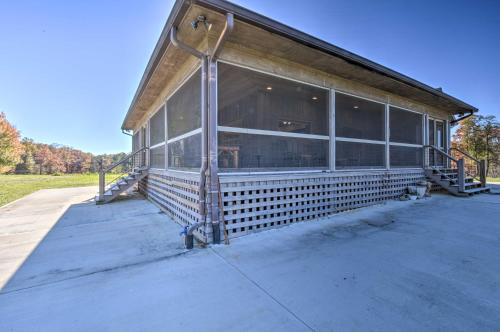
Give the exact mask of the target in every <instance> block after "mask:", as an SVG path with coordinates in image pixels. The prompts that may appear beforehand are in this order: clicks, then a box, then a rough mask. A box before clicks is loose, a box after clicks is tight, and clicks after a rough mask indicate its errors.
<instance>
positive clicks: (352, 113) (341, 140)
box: [335, 93, 386, 169]
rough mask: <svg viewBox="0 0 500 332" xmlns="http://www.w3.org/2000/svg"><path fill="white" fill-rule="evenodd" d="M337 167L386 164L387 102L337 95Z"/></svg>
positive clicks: (365, 166) (381, 165) (357, 167)
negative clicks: (381, 102) (385, 103)
mask: <svg viewBox="0 0 500 332" xmlns="http://www.w3.org/2000/svg"><path fill="white" fill-rule="evenodd" d="M335 135H336V143H335V149H336V152H335V167H336V168H337V169H363V168H384V167H385V143H386V142H385V105H384V104H380V103H377V102H373V101H369V100H366V99H362V98H358V97H353V96H350V95H346V94H343V93H336V94H335Z"/></svg>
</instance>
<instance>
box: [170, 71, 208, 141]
mask: <svg viewBox="0 0 500 332" xmlns="http://www.w3.org/2000/svg"><path fill="white" fill-rule="evenodd" d="M167 118H168V119H167V123H168V138H169V139H171V138H175V137H177V136H179V135H182V134H185V133H188V132H190V131H193V130H195V129H197V128H200V127H201V71H200V70H199V69H198V70H197V71H196V72H195V73H194V74H193V76H191V77H190V78H189V79H188V80H187V81H186V82H185V83H184V85H182V86H181V88H180V89H179V90H177V91H176V92H175V93H174V94H173V95H172V96H171V97H170V98H169V99H168V101H167Z"/></svg>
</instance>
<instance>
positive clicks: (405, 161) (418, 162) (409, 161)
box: [389, 145, 423, 167]
mask: <svg viewBox="0 0 500 332" xmlns="http://www.w3.org/2000/svg"><path fill="white" fill-rule="evenodd" d="M422 153H423V152H422V148H421V147H411V146H398V145H391V146H390V151H389V155H390V158H391V160H390V163H391V167H422Z"/></svg>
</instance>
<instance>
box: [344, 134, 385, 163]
mask: <svg viewBox="0 0 500 332" xmlns="http://www.w3.org/2000/svg"><path fill="white" fill-rule="evenodd" d="M335 149H336V151H335V160H336V161H335V167H336V168H337V169H372V168H373V169H378V168H384V167H385V145H384V144H369V143H356V142H344V141H337V142H336V143H335Z"/></svg>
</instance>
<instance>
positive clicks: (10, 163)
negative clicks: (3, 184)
mask: <svg viewBox="0 0 500 332" xmlns="http://www.w3.org/2000/svg"><path fill="white" fill-rule="evenodd" d="M19 138H20V133H19V131H18V130H17V129H16V128H15V127H14V126H13V125H11V124H10V123H9V121H7V117H6V116H5V114H4V113H3V112H1V113H0V173H1V172H5V171H7V170H9V169H11V168H13V167H14V166H15V165H16V163H18V162H19V160H20V157H21V153H22V151H23V147H22V145H21V142H20V141H19Z"/></svg>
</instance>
